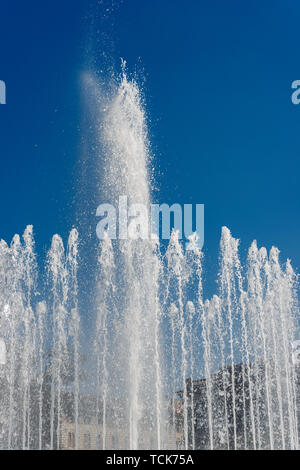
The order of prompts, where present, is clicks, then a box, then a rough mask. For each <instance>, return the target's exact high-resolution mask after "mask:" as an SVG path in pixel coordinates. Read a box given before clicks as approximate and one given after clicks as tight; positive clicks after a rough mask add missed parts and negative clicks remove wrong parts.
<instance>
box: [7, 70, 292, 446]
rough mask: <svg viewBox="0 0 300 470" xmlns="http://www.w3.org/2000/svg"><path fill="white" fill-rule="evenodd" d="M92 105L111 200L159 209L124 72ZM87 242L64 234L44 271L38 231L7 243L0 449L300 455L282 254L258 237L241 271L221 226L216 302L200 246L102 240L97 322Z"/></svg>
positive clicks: (139, 112) (288, 281)
mask: <svg viewBox="0 0 300 470" xmlns="http://www.w3.org/2000/svg"><path fill="white" fill-rule="evenodd" d="M91 83H92V87H93V93H94V96H98V97H101V94H103V85H101V86H100V85H98V84H97V81H96V80H90V85H89V86H91ZM94 108H95V109H94V110H93V115H94V116H95V115H96V116H97V115H99V116H98V117H99V119H98V120H96V125H95V140H96V141H97V142H98V143H99V145H98V146H96V147H95V149H96V150H95V151H94V154H93V158H94V164H95V168H98V169H99V167H100V168H101V172H102V179H101V180H102V183H101V184H102V188H101V193H102V195H103V197H105V198H106V202H109V203H113V204H114V205H115V206H117V204H118V202H119V197H120V196H126V197H127V199H128V203H129V204H131V203H140V204H144V205H145V206H146V207H149V206H150V204H151V190H150V176H149V162H150V160H151V155H150V150H149V148H150V146H149V139H148V132H147V120H146V114H145V108H144V104H143V100H142V99H141V93H140V90H139V87H138V85H137V83H136V82H135V81H134V80H132V79H131V78H128V76H126V72H125V68H123V72H122V75H121V77H120V79H119V81H118V82H117V83H116V82H114V85H113V86H110V87H109V93H106V95H105V99H104V100H103V102H101V100H95V103H94ZM100 148H101V151H100V150H99V149H100ZM99 197H100V194H99ZM95 225H96V222H95ZM84 236H85V234H84V233H83V234H78V232H77V230H76V229H73V230H72V231H71V233H70V236H69V240H68V242H67V244H66V246H65V245H64V243H63V240H62V239H61V237H60V236H59V235H54V237H53V239H52V244H51V247H50V250H49V252H48V256H47V263H46V265H47V270H46V275H45V276H43V275H42V274H40V272H39V271H38V267H37V261H36V255H35V248H34V238H33V229H32V227H31V226H28V227H27V229H26V230H25V233H24V235H23V238H20V237H19V236H18V235H16V236H15V237H14V238H13V240H12V242H11V244H10V245H7V244H6V243H5V242H4V241H1V242H0V328H1V331H0V447H1V448H3V449H29V448H30V449H46V448H50V449H53V448H88V447H90V448H101V449H105V448H106V449H118V448H121V449H126V448H128V449H141V448H145V449H164V448H166V449H168V448H169V449H174V448H178V449H182V448H185V449H195V448H205V449H296V448H298V445H299V443H298V400H299V398H298V396H299V385H298V382H299V365H298V363H297V360H296V359H295V358H296V351H295V344H296V343H295V341H296V340H297V339H298V319H299V310H298V298H297V296H298V295H297V277H296V275H295V273H294V271H293V268H292V266H291V263H290V262H289V261H288V262H287V263H286V264H281V263H280V261H279V251H278V249H277V248H272V249H271V250H270V252H269V253H268V252H267V250H265V249H264V248H258V246H257V243H256V242H253V243H252V245H251V247H250V248H249V252H248V258H247V260H246V261H245V263H242V262H241V261H240V257H239V241H238V240H237V239H235V238H234V237H233V236H232V235H231V233H230V231H229V229H227V228H226V227H224V228H223V229H222V236H221V243H220V265H219V273H218V289H217V292H216V293H215V295H213V297H212V298H210V299H207V298H206V296H205V292H203V285H202V276H203V270H204V257H203V253H202V252H201V251H200V250H199V248H198V245H197V240H196V237H195V236H192V237H191V239H190V248H191V250H186V249H185V246H184V245H183V244H182V243H181V241H180V240H179V239H178V233H177V232H173V234H172V237H171V239H170V242H169V246H168V248H167V250H166V251H165V252H164V254H163V253H162V251H161V249H160V245H159V243H158V242H155V241H148V240H143V239H137V240H133V239H132V240H126V239H124V240H110V239H109V238H108V237H105V239H104V240H103V241H99V242H98V248H97V252H95V253H94V256H95V258H97V268H96V270H95V272H94V279H95V283H94V284H93V286H92V287H91V289H90V291H89V292H88V293H86V292H85V294H84V295H85V296H86V295H88V296H89V297H90V298H91V299H92V300H93V302H94V305H95V314H94V312H93V316H92V315H89V313H90V312H87V311H85V308H84V307H85V305H84V302H80V301H82V299H84V296H83V293H82V292H81V290H80V283H79V280H78V279H79V277H80V269H81V259H80V240H81V239H82V238H83V237H84ZM95 237H96V234H95ZM41 286H43V288H42V289H41V291H40V292H39V290H40V288H41ZM81 305H83V306H82V307H81ZM87 318H89V321H90V322H91V323H92V328H91V331H92V332H93V333H92V337H91V338H89V340H88V342H82V340H81V338H82V337H83V335H82V333H83V330H84V328H85V321H86V319H87ZM83 356H85V357H86V358H87V360H86V361H83ZM91 370H93V371H94V372H93V377H91Z"/></svg>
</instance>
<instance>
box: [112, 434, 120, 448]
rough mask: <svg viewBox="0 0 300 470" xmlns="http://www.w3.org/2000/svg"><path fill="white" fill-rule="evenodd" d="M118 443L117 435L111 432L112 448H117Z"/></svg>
mask: <svg viewBox="0 0 300 470" xmlns="http://www.w3.org/2000/svg"><path fill="white" fill-rule="evenodd" d="M118 445H119V442H118V436H117V435H115V434H113V436H112V447H113V449H118Z"/></svg>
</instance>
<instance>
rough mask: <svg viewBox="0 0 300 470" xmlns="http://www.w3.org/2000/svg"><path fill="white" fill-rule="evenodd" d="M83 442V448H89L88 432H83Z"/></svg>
mask: <svg viewBox="0 0 300 470" xmlns="http://www.w3.org/2000/svg"><path fill="white" fill-rule="evenodd" d="M83 442H84V444H83V445H84V448H85V449H90V448H91V435H90V433H89V432H87V433H85V435H84V436H83Z"/></svg>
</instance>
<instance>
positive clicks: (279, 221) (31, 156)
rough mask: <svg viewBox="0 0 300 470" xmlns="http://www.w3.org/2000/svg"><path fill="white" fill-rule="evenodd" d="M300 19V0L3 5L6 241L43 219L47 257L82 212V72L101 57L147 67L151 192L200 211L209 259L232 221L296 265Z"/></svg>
mask: <svg viewBox="0 0 300 470" xmlns="http://www.w3.org/2000/svg"><path fill="white" fill-rule="evenodd" d="M112 3H115V4H119V6H118V8H117V7H114V8H112V10H111V11H109V12H107V11H106V9H107V8H108V7H109V6H110V5H111V4H112ZM103 11H106V14H105V17H103ZM299 20H300V4H299V1H297V0H288V1H286V2H283V1H282V0H280V1H279V0H272V1H271V0H268V1H266V0H253V1H251V2H241V1H240V0H234V1H233V0H228V1H226V2H225V1H224V0H218V1H216V0H207V1H204V0H193V1H191V0H190V1H188V0H187V1H184V2H183V1H179V0H151V1H145V0H143V1H141V0H123V1H122V2H117V1H115V2H111V1H105V2H104V4H99V2H96V1H95V2H93V1H91V2H89V1H87V0H81V1H76V0H70V1H66V0H60V1H57V0H53V1H51V2H41V1H40V0H39V1H36V0H35V1H32V0H28V1H26V2H24V1H21V0H18V1H14V2H12V1H10V0H2V1H1V6H0V51H1V54H0V79H1V80H5V82H6V85H7V105H1V106H0V155H1V172H0V208H1V224H0V237H1V238H4V239H10V238H11V237H12V235H13V234H14V233H15V232H22V231H23V229H24V228H25V226H26V224H29V223H31V224H34V226H35V233H36V239H37V243H38V247H39V251H41V252H42V251H43V250H45V248H46V247H47V246H49V242H50V237H51V235H52V234H53V233H55V232H59V233H61V234H62V235H63V236H66V234H67V232H68V231H69V229H70V228H71V227H72V225H73V224H74V223H75V221H76V219H77V218H80V214H78V213H77V214H76V204H75V203H74V201H75V200H76V192H77V189H78V186H77V179H78V171H79V170H78V168H79V167H78V161H79V159H80V152H81V145H80V142H81V120H82V109H81V103H80V74H81V72H82V71H83V70H85V69H86V68H87V67H88V66H89V63H90V62H91V61H93V60H94V64H95V57H96V63H97V64H98V66H99V67H101V66H102V65H103V66H104V65H105V64H102V61H103V62H105V60H104V59H103V55H102V53H103V51H104V52H106V54H107V56H109V61H111V63H113V64H115V66H116V68H117V67H118V66H119V63H120V57H123V58H125V59H126V60H127V62H128V68H129V69H131V70H133V69H135V68H136V66H137V68H139V69H140V70H143V73H144V75H145V77H146V82H145V88H144V90H145V96H146V101H147V107H148V114H149V121H150V133H151V139H152V144H153V152H154V154H155V165H156V167H157V181H158V183H159V187H160V192H159V194H158V195H156V197H157V198H158V199H159V201H160V202H167V203H173V202H179V203H194V204H195V203H204V204H205V208H206V216H205V221H206V224H205V252H206V255H207V259H208V261H209V262H210V261H213V262H215V260H216V256H217V251H216V250H217V244H218V241H219V237H220V229H221V226H222V225H227V226H228V227H229V228H230V229H231V230H232V232H233V234H234V235H235V236H237V237H238V238H240V239H241V241H242V248H243V249H246V248H247V246H248V244H249V243H250V242H251V240H252V239H254V238H256V239H257V240H258V243H259V245H265V246H267V247H268V248H270V247H271V245H272V244H275V245H277V246H278V247H279V248H280V249H281V251H282V256H283V258H286V257H290V258H292V260H293V264H294V265H295V267H296V268H299V266H300V250H299V240H300V219H299V208H300V197H299V176H300V158H299V157H300V138H299V126H300V105H299V106H295V105H293V104H292V102H291V83H292V81H293V80H296V79H300V60H299ZM91 54H93V57H94V59H92V56H91ZM106 62H107V61H106ZM95 226H96V220H95ZM208 264H210V263H208Z"/></svg>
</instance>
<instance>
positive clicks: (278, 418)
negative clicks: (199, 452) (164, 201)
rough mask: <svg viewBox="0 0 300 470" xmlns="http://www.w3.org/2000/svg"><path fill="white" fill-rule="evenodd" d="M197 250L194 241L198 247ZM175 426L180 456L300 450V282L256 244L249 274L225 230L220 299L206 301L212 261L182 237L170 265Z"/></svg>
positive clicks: (168, 356)
mask: <svg viewBox="0 0 300 470" xmlns="http://www.w3.org/2000/svg"><path fill="white" fill-rule="evenodd" d="M191 242H193V240H191ZM163 264H164V268H165V270H166V271H165V273H164V276H163V279H164V281H165V293H166V295H165V298H164V309H165V312H167V313H165V317H166V322H167V325H168V328H167V329H168V330H169V334H168V335H167V336H166V338H165V340H164V361H167V363H168V364H169V381H170V383H171V387H170V388H169V391H170V393H171V397H170V403H171V410H170V411H171V412H170V422H171V423H172V426H173V430H175V431H174V436H175V438H177V444H176V445H177V446H180V447H182V448H208V449H215V448H216V449H220V448H221V449H222V448H223V449H248V448H251V449H287V448H288V449H291V448H292V449H295V448H298V416H297V414H298V413H297V411H298V403H297V394H298V393H299V390H298V382H299V365H298V363H297V360H295V357H296V356H295V344H297V343H296V340H297V334H298V320H299V318H298V316H299V310H298V304H297V293H296V287H297V278H296V276H295V273H294V271H293V269H292V267H291V264H290V262H289V261H287V263H286V265H285V266H283V267H282V266H281V265H280V263H279V251H278V249H276V248H272V249H271V250H270V252H269V254H268V253H267V251H266V250H265V249H264V248H261V249H258V248H257V245H256V242H253V244H252V245H251V247H250V249H249V252H248V259H247V263H246V266H245V267H242V266H241V263H240V259H239V254H238V240H236V239H234V238H233V237H232V236H231V234H230V232H229V230H228V229H227V228H223V231H222V238H221V244H220V271H219V280H218V284H219V293H218V294H217V295H214V296H213V297H212V299H211V300H206V301H203V295H202V280H201V273H202V254H201V252H199V250H198V249H197V246H196V245H194V247H192V250H190V251H188V250H187V251H186V252H185V253H184V252H183V249H182V246H181V245H180V243H179V241H178V235H177V234H176V233H173V236H172V238H171V241H170V244H169V247H168V250H167V252H166V255H165V259H164V261H163Z"/></svg>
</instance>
